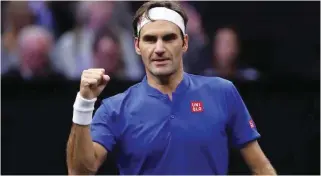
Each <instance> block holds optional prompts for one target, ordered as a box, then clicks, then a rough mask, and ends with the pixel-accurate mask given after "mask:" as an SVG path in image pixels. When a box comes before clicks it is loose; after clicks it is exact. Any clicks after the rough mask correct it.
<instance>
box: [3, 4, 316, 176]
mask: <svg viewBox="0 0 321 176" xmlns="http://www.w3.org/2000/svg"><path fill="white" fill-rule="evenodd" d="M1 3H2V2H1ZM70 3H72V2H58V1H57V2H51V8H52V9H53V12H54V16H55V17H56V19H57V20H58V24H59V25H58V29H59V33H60V34H61V33H63V32H64V31H66V30H68V29H70V28H71V27H72V25H73V19H72V18H71V14H70V12H69V11H68V10H67V7H68V4H70ZM191 3H192V4H193V5H194V6H195V7H196V8H197V10H198V11H199V12H200V13H201V15H202V19H203V23H204V27H205V30H206V32H207V33H208V34H210V35H211V34H212V33H213V32H214V30H215V29H216V28H218V27H219V26H221V25H224V24H227V23H233V24H236V25H237V26H238V27H239V29H240V31H241V32H240V33H241V41H242V48H243V50H245V52H243V53H242V54H243V57H242V59H243V61H245V62H247V63H249V64H251V65H252V66H255V67H256V68H258V69H259V70H260V71H261V72H262V73H263V75H264V78H265V79H264V81H262V80H261V81H257V82H251V83H244V82H242V83H241V82H236V81H235V82H234V83H235V85H236V86H237V88H238V89H239V91H240V94H241V95H242V97H243V99H244V101H245V103H246V104H247V106H248V109H249V111H250V113H251V114H252V116H253V119H254V121H255V123H256V125H257V128H258V130H259V132H260V133H261V135H262V138H261V139H260V140H259V143H260V145H261V147H262V148H263V150H264V152H265V153H266V155H267V156H268V158H269V159H270V160H271V162H272V164H273V166H274V167H275V168H276V170H277V172H278V174H318V175H319V174H320V126H319V124H320V102H319V101H320V100H319V98H320V87H319V85H320V82H319V81H320V78H319V75H320V72H319V66H320V63H319V61H320V55H319V52H320V42H319V39H320V23H319V21H320V2H191ZM131 4H132V9H133V10H136V9H137V8H138V7H139V6H140V5H141V4H142V2H131ZM1 83H2V86H1V88H2V96H1V98H2V104H1V110H2V112H1V122H2V124H1V127H2V129H1V132H2V133H1V137H2V146H1V152H2V155H1V160H2V162H1V169H2V172H1V173H2V174H67V170H66V162H65V161H66V159H65V158H66V156H65V153H66V152H65V151H66V143H67V139H68V135H69V132H70V127H71V118H72V105H73V102H74V100H75V96H76V93H77V91H78V87H79V82H78V81H63V80H47V81H37V80H33V81H28V82H26V81H22V80H20V79H9V78H2V81H1ZM133 84H134V82H120V81H112V82H111V83H110V84H109V85H108V87H107V88H106V89H105V90H104V92H103V94H102V95H101V96H100V97H99V98H100V99H99V101H98V103H97V106H99V102H100V100H101V99H102V98H106V97H108V96H111V95H115V94H117V93H120V92H122V91H124V90H126V89H127V88H128V87H129V86H130V85H133ZM116 171H117V169H115V167H114V164H113V162H112V158H109V159H108V160H107V162H106V163H105V164H104V166H103V167H102V168H101V170H100V172H99V173H101V174H115V173H117V172H116ZM230 173H231V174H250V172H249V170H248V169H247V167H246V165H245V163H244V161H243V160H242V159H241V157H240V155H239V153H238V152H237V151H232V155H231V166H230Z"/></svg>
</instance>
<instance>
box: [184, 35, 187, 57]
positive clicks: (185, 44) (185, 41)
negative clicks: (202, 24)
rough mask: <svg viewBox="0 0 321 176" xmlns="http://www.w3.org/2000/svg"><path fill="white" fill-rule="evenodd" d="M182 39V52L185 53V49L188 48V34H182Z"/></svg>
mask: <svg viewBox="0 0 321 176" xmlns="http://www.w3.org/2000/svg"><path fill="white" fill-rule="evenodd" d="M183 40H184V45H183V52H184V53H185V52H186V51H187V49H188V35H187V34H185V35H184V39H183Z"/></svg>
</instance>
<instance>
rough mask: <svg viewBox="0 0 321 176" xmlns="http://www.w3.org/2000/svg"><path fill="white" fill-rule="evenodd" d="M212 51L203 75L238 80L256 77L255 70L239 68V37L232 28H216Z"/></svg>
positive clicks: (254, 78) (257, 74)
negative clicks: (209, 62)
mask: <svg viewBox="0 0 321 176" xmlns="http://www.w3.org/2000/svg"><path fill="white" fill-rule="evenodd" d="M212 51H213V53H212V54H213V55H212V61H211V62H212V63H211V66H210V68H208V69H206V70H205V71H204V73H203V74H204V75H206V76H219V77H223V78H226V79H232V80H239V81H246V80H247V81H250V80H256V79H258V77H259V73H258V71H257V70H255V69H253V68H241V65H240V62H239V59H240V58H239V53H240V45H239V38H238V35H237V32H236V30H235V29H234V28H232V27H224V28H220V29H218V30H217V32H216V35H215V36H214V42H213V50H212Z"/></svg>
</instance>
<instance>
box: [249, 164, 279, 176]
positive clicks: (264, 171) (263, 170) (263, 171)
mask: <svg viewBox="0 0 321 176" xmlns="http://www.w3.org/2000/svg"><path fill="white" fill-rule="evenodd" d="M252 172H253V175H277V173H276V171H275V169H274V168H273V166H272V165H271V164H266V165H265V166H262V167H260V168H257V169H252Z"/></svg>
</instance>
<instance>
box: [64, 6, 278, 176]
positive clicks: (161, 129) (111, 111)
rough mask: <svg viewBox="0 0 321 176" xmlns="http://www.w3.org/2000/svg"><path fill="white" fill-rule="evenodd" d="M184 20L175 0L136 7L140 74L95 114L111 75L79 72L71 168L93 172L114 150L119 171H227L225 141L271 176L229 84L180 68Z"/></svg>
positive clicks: (242, 106)
mask: <svg viewBox="0 0 321 176" xmlns="http://www.w3.org/2000/svg"><path fill="white" fill-rule="evenodd" d="M187 21H188V18H187V16H186V14H185V13H184V11H183V9H182V8H181V7H180V6H179V5H178V4H177V3H176V2H173V1H170V2H164V1H152V2H147V3H145V4H143V5H142V6H141V7H140V8H139V9H138V11H137V12H136V15H135V17H134V21H133V27H134V32H135V49H136V52H137V54H139V55H141V57H142V60H143V63H144V65H145V70H146V77H145V78H144V79H143V80H142V81H141V82H140V83H138V84H136V85H134V86H132V87H130V88H129V89H128V90H126V91H125V92H123V93H120V94H117V95H115V96H113V97H109V98H106V99H104V100H103V102H102V104H101V105H100V107H99V108H98V109H97V111H96V112H95V114H94V115H93V110H94V104H95V101H96V99H97V97H98V96H99V94H100V93H101V92H102V91H103V89H104V88H105V86H106V85H107V84H108V81H109V80H110V77H109V76H108V75H105V73H104V70H103V69H99V68H97V69H96V68H94V69H88V70H85V71H83V73H82V77H81V84H80V91H79V92H78V94H77V96H76V100H75V103H74V106H73V107H74V111H73V118H72V120H73V126H72V129H71V133H70V137H69V141H68V146H67V165H68V172H69V174H95V173H96V172H97V170H98V169H99V168H100V166H101V165H102V163H103V162H104V160H105V159H106V157H107V155H108V153H110V152H113V151H114V152H116V156H117V166H118V168H119V172H120V174H121V175H138V174H139V175H140V174H144V175H146V174H148V175H163V174H166V175H176V174H180V175H203V174H206V175H207V174H208V175H216V174H217V175H226V174H228V163H229V161H228V155H229V153H228V151H229V148H230V147H235V148H237V149H239V150H240V152H241V154H242V156H243V157H244V160H245V161H246V163H247V164H248V166H249V168H250V169H251V171H252V172H253V174H264V175H273V174H276V172H275V170H274V168H273V167H272V165H271V163H270V162H269V160H268V159H267V157H266V156H265V154H264V153H263V152H262V150H261V148H260V146H259V144H258V142H257V139H258V138H259V137H260V134H259V133H258V131H257V129H256V126H255V123H254V122H253V120H252V119H251V116H250V114H249V112H248V110H247V108H246V106H245V104H244V102H243V100H242V98H241V97H240V95H239V93H238V91H237V89H236V88H235V86H234V85H233V84H232V83H231V82H230V81H228V80H225V79H222V78H217V77H202V76H196V75H191V74H188V73H185V72H184V70H183V60H182V56H183V53H184V52H186V51H187V49H188V35H187V34H186V24H187Z"/></svg>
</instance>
